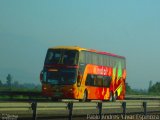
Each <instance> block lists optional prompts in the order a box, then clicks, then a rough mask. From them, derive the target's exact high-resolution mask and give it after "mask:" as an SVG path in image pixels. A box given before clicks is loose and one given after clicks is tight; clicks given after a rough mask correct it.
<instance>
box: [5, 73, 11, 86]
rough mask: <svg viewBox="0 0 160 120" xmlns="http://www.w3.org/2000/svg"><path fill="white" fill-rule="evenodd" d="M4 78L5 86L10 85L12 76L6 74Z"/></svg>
mask: <svg viewBox="0 0 160 120" xmlns="http://www.w3.org/2000/svg"><path fill="white" fill-rule="evenodd" d="M6 79H7V81H6V84H7V86H9V87H11V85H12V76H11V74H8V75H7V77H6Z"/></svg>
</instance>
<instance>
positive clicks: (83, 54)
mask: <svg viewBox="0 0 160 120" xmlns="http://www.w3.org/2000/svg"><path fill="white" fill-rule="evenodd" d="M79 63H84V64H85V63H86V54H85V51H81V52H80V56H79Z"/></svg>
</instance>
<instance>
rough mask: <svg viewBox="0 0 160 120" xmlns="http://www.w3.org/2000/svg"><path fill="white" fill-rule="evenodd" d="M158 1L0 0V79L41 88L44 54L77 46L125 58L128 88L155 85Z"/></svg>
mask: <svg viewBox="0 0 160 120" xmlns="http://www.w3.org/2000/svg"><path fill="white" fill-rule="evenodd" d="M159 5H160V1H159V0H121V1H120V0H34V1H33V0H0V80H2V82H5V79H6V76H7V75H8V74H9V73H10V74H11V75H12V76H13V80H16V81H19V82H20V83H35V84H37V83H38V84H40V81H39V74H40V71H41V70H42V68H43V63H44V59H45V55H46V51H47V49H48V48H49V47H53V46H59V45H67V46H68V45H69V46H75V45H76V46H81V47H84V48H92V49H96V50H100V51H107V52H111V53H115V54H118V55H122V56H125V57H126V61H127V83H128V84H129V85H130V86H131V87H132V88H136V89H147V88H148V86H149V81H150V80H151V81H153V84H154V83H156V82H159V81H160V79H159V75H160V72H159V68H160V55H159V52H160V47H159V45H160V14H159V13H160V7H159Z"/></svg>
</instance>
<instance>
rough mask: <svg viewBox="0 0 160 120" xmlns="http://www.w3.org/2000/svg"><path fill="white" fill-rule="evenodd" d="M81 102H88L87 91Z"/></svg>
mask: <svg viewBox="0 0 160 120" xmlns="http://www.w3.org/2000/svg"><path fill="white" fill-rule="evenodd" d="M79 101H80V102H86V101H87V91H86V90H85V91H84V95H83V98H82V99H80V100H79Z"/></svg>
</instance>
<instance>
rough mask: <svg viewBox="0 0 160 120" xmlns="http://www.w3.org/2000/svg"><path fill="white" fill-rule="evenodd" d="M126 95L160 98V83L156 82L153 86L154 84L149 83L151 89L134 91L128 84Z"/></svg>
mask: <svg viewBox="0 0 160 120" xmlns="http://www.w3.org/2000/svg"><path fill="white" fill-rule="evenodd" d="M126 93H127V94H128V95H151V96H160V82H156V83H155V84H153V85H152V82H151V81H150V83H149V88H148V89H146V90H143V89H132V88H131V87H130V86H129V85H128V83H126Z"/></svg>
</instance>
